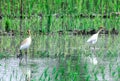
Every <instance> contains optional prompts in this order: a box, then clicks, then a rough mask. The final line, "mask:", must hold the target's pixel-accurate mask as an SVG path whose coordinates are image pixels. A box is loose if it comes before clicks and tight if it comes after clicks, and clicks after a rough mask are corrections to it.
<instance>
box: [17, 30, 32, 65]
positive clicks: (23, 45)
mask: <svg viewBox="0 0 120 81" xmlns="http://www.w3.org/2000/svg"><path fill="white" fill-rule="evenodd" d="M27 32H28V35H29V37H28V38H26V39H25V40H23V41H22V43H21V45H20V54H19V55H18V56H17V57H18V58H20V63H21V60H22V51H21V50H26V63H27V49H28V48H29V47H30V45H31V33H30V30H28V31H27Z"/></svg>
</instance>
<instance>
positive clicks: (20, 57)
mask: <svg viewBox="0 0 120 81" xmlns="http://www.w3.org/2000/svg"><path fill="white" fill-rule="evenodd" d="M17 58H19V59H20V62H19V64H21V61H22V58H23V56H22V51H21V50H20V54H19V55H18V56H17Z"/></svg>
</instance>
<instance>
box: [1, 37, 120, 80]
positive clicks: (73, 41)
mask: <svg viewBox="0 0 120 81" xmlns="http://www.w3.org/2000/svg"><path fill="white" fill-rule="evenodd" d="M88 37H89V36H73V35H65V36H58V35H55V36H54V35H52V36H33V41H32V45H31V47H30V49H29V51H28V57H29V58H28V65H26V63H25V59H23V61H22V65H19V59H17V58H16V57H11V58H4V59H1V60H0V81H26V78H27V79H31V80H33V81H39V80H41V81H66V80H68V81H71V80H75V81H86V80H87V81H105V80H107V81H119V80H120V58H119V53H120V51H119V37H120V36H115V37H114V38H113V37H112V36H107V37H106V36H104V35H100V36H99V39H98V42H97V44H96V45H95V48H94V47H93V46H92V45H89V44H87V43H86V41H87V39H88ZM1 38H2V42H1V43H0V45H1V46H3V48H1V49H0V50H1V52H3V53H4V54H6V55H9V54H12V56H16V54H18V53H19V51H18V50H19V41H20V40H19V37H13V38H11V37H9V36H6V37H4V36H2V37H1ZM6 38H8V40H6ZM108 40H109V41H108ZM23 53H24V51H23ZM36 57H37V58H36ZM93 57H95V58H96V59H97V62H98V63H97V64H96V65H94V64H93V63H91V61H90V59H91V58H93ZM26 75H27V76H26ZM73 76H74V77H73ZM6 77H7V78H6Z"/></svg>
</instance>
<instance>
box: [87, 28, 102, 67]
mask: <svg viewBox="0 0 120 81" xmlns="http://www.w3.org/2000/svg"><path fill="white" fill-rule="evenodd" d="M102 30H103V27H100V30H99V31H98V32H97V33H96V34H93V35H92V36H91V37H90V38H89V39H88V40H87V43H90V44H93V45H94V44H95V43H96V42H97V39H98V35H99V33H100V32H101V31H102ZM94 49H95V47H94ZM90 62H91V63H93V64H94V65H96V64H97V63H98V61H97V58H96V57H95V56H94V57H93V56H92V58H90Z"/></svg>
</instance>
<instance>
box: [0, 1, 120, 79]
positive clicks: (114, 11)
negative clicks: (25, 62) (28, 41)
mask: <svg viewBox="0 0 120 81" xmlns="http://www.w3.org/2000/svg"><path fill="white" fill-rule="evenodd" d="M21 4H22V5H21ZM118 4H120V0H0V34H1V32H2V31H7V32H9V31H10V30H15V35H14V36H12V35H10V34H11V33H8V34H6V32H3V33H4V34H5V36H4V35H0V59H2V58H7V57H10V56H15V58H16V55H17V54H18V53H19V46H20V41H21V39H20V35H19V32H20V26H21V27H22V32H23V35H22V36H21V38H22V40H23V39H24V38H26V36H27V34H26V30H27V29H31V32H32V34H31V35H32V45H31V46H30V49H29V50H28V56H29V57H30V58H29V59H30V60H33V59H34V57H35V58H36V59H45V61H44V62H41V61H40V64H39V63H38V61H34V62H33V63H32V61H31V63H30V65H31V66H30V68H31V69H32V71H31V73H32V74H33V76H32V77H31V81H99V80H102V81H106V80H108V81H119V80H120V64H119V61H120V60H119V52H120V51H119V39H120V35H119V34H118V35H117V36H114V35H110V34H108V35H99V39H98V42H97V44H96V48H97V49H96V50H95V51H94V52H93V51H92V50H91V47H92V46H91V47H90V45H88V44H87V43H86V41H87V39H88V37H89V36H87V35H86V36H83V35H72V34H69V35H68V34H67V33H68V32H66V31H71V30H88V31H89V30H90V29H96V30H98V27H99V26H105V28H106V29H107V30H111V29H112V28H115V29H117V30H118V31H120V5H118ZM93 16H94V17H93ZM104 16H105V17H104ZM1 17H2V18H1ZM58 31H65V34H64V35H60V34H58V33H56V32H58ZM40 32H43V33H44V34H41V35H39V33H40ZM49 32H50V34H49V35H48V34H46V33H49ZM69 33H70V32H69ZM23 53H24V50H23ZM92 54H94V55H95V56H96V58H97V60H98V65H93V64H92V63H90V60H89V57H90V56H92ZM32 58H33V59H32ZM46 58H47V59H46ZM48 59H52V60H55V61H56V62H57V64H56V65H55V64H53V63H54V62H50V63H49V62H48V63H46V61H47V60H48ZM56 59H57V60H56ZM6 60H7V61H6ZM14 60H15V59H14ZM2 61H5V64H4V62H3V63H2ZM12 61H13V60H12ZM12 61H11V62H9V60H8V59H5V60H4V59H2V60H0V70H1V68H2V69H3V68H4V69H5V73H4V75H3V76H5V77H6V75H7V76H8V74H9V73H11V74H9V75H10V79H9V80H10V81H12V80H15V81H24V78H25V77H26V76H25V75H24V74H23V73H24V71H23V73H22V72H21V69H18V68H19V66H18V67H17V66H15V67H14V70H13V72H9V71H10V70H8V67H10V66H11V65H12V68H13V65H14V63H12ZM7 62H8V63H7ZM10 63H11V64H10ZM15 63H16V62H15ZM45 63H46V66H45V67H44V64H45ZM9 64H10V65H9ZM52 64H53V65H52ZM15 65H16V64H15ZM50 65H51V66H52V67H50ZM40 67H42V71H41V69H39V68H40ZM43 68H44V69H43ZM23 69H25V71H26V68H24V66H23ZM7 70H8V71H7ZM1 71H2V70H1ZM7 72H9V73H8V74H7ZM19 72H20V73H19ZM40 72H42V74H40ZM0 74H1V75H2V73H0ZM5 77H0V81H6V80H5ZM18 79H20V80H18Z"/></svg>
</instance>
